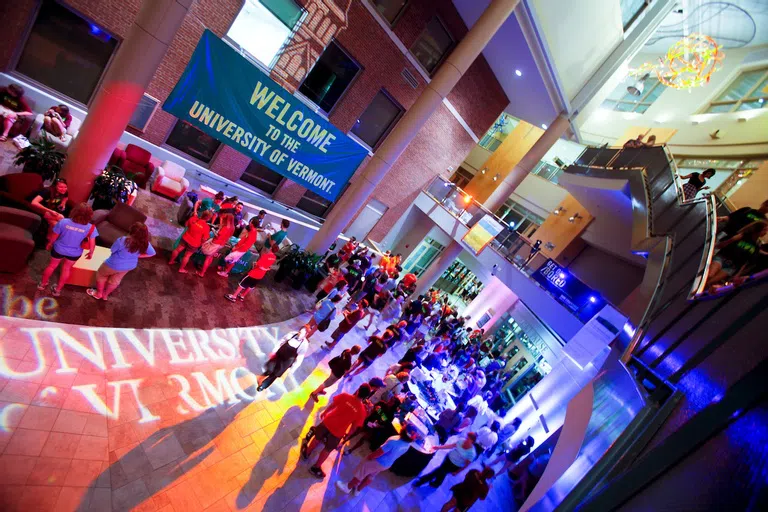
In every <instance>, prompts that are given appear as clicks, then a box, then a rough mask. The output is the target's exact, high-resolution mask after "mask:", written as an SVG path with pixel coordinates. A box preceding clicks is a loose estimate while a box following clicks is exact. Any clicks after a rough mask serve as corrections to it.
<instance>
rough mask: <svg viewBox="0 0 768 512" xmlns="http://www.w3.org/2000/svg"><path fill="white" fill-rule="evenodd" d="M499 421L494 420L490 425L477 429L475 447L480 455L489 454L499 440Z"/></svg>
mask: <svg viewBox="0 0 768 512" xmlns="http://www.w3.org/2000/svg"><path fill="white" fill-rule="evenodd" d="M500 429H501V423H499V422H498V421H494V422H493V423H491V426H490V427H489V426H487V425H486V426H485V427H483V428H481V429H480V430H478V431H477V443H475V447H476V448H477V451H478V453H479V454H480V455H483V454H490V453H491V452H493V449H494V448H495V447H496V443H498V442H499V430H500Z"/></svg>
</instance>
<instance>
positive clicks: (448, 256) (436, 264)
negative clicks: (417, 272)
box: [412, 240, 463, 297]
mask: <svg viewBox="0 0 768 512" xmlns="http://www.w3.org/2000/svg"><path fill="white" fill-rule="evenodd" d="M462 250H463V247H462V246H461V244H460V243H459V242H457V241H456V240H454V241H452V242H451V245H449V246H448V247H446V248H445V250H444V251H443V252H442V253H440V256H438V257H437V259H436V260H435V261H433V262H432V264H431V265H430V266H429V267H427V270H426V272H424V273H423V274H422V275H421V277H419V280H418V281H417V282H416V290H415V291H414V292H413V294H412V296H413V297H418V296H419V295H422V294H424V293H426V292H428V291H429V289H430V288H432V287H433V286H434V285H435V283H436V282H437V280H438V279H440V276H441V275H443V272H445V271H446V270H448V267H450V266H451V263H453V262H454V260H456V258H458V257H459V254H461V251H462Z"/></svg>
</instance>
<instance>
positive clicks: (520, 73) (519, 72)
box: [515, 69, 523, 76]
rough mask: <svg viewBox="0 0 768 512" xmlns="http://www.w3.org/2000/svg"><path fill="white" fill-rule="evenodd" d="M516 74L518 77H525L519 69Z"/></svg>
mask: <svg viewBox="0 0 768 512" xmlns="http://www.w3.org/2000/svg"><path fill="white" fill-rule="evenodd" d="M515 74H516V75H517V76H523V72H522V71H520V70H519V69H516V70H515Z"/></svg>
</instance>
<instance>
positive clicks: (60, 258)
mask: <svg viewBox="0 0 768 512" xmlns="http://www.w3.org/2000/svg"><path fill="white" fill-rule="evenodd" d="M92 217H93V210H92V209H91V207H90V206H88V205H87V204H85V203H80V204H78V205H77V206H75V207H74V208H73V209H72V212H71V213H70V215H69V218H68V219H61V220H60V221H59V222H57V223H56V225H55V226H53V233H52V234H51V238H50V239H49V240H48V245H46V247H45V248H46V250H48V251H51V262H50V263H49V264H48V266H47V267H45V270H43V276H42V278H41V280H40V284H38V285H37V289H38V290H40V291H43V290H45V289H46V288H47V287H48V281H50V279H51V276H52V275H53V273H54V272H55V271H56V269H57V268H59V265H60V264H61V263H62V262H63V265H62V266H61V274H60V275H59V282H58V284H57V285H56V286H53V287H51V295H53V296H54V297H58V296H59V295H61V289H62V288H64V285H65V284H67V280H68V279H69V274H70V272H71V271H72V266H73V265H74V264H75V262H76V261H77V260H79V259H80V256H82V255H83V248H82V245H83V244H84V243H85V244H87V246H88V253H87V254H86V255H85V257H86V258H87V259H91V258H93V252H94V251H95V250H96V237H97V236H99V232H98V231H97V230H96V226H94V225H93V224H91V218H92Z"/></svg>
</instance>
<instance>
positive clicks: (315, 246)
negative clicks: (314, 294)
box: [307, 0, 520, 254]
mask: <svg viewBox="0 0 768 512" xmlns="http://www.w3.org/2000/svg"><path fill="white" fill-rule="evenodd" d="M518 3H520V0H492V2H491V3H490V5H489V6H488V7H487V8H486V9H485V11H484V12H483V14H482V15H481V16H480V18H479V19H478V20H477V22H475V24H474V25H473V26H472V28H471V29H470V30H469V32H467V35H466V36H464V39H462V40H461V42H460V43H459V44H458V46H456V49H455V50H453V52H452V53H451V54H450V55H449V56H448V58H447V59H446V60H445V62H443V64H442V65H441V66H440V69H439V70H438V71H437V74H436V75H435V76H434V78H433V79H432V81H431V82H430V83H429V84H427V87H426V88H425V89H424V91H423V92H422V93H421V95H420V96H419V98H418V99H417V100H416V102H415V103H414V104H413V106H411V108H409V109H408V110H407V111H406V113H405V115H404V116H403V118H402V119H401V120H400V121H399V122H398V123H397V125H395V128H394V129H393V130H392V132H391V133H390V134H389V135H388V136H387V138H386V139H385V140H384V142H383V143H382V145H381V146H380V147H379V149H378V150H376V152H375V153H374V154H373V157H372V158H371V160H370V162H368V165H366V166H365V168H364V169H363V170H362V171H361V172H360V173H358V175H357V176H355V177H354V181H353V182H352V184H351V185H350V187H349V189H348V190H347V191H346V193H344V195H342V196H341V198H340V199H339V202H338V203H337V204H336V206H335V207H334V208H333V210H332V211H331V214H330V215H329V216H328V218H327V219H326V221H325V223H324V224H323V225H322V227H321V228H320V230H319V231H318V232H317V233H316V234H315V236H314V238H312V241H311V242H310V243H309V245H308V247H307V250H308V251H310V252H315V253H318V254H322V253H324V252H325V251H326V250H327V249H328V247H330V246H331V244H332V243H333V242H334V241H335V240H336V238H337V237H338V236H339V235H340V234H341V232H342V230H343V229H344V228H345V227H346V226H347V224H349V222H350V220H352V217H353V216H354V215H355V213H357V212H358V210H360V208H362V207H363V205H364V204H365V201H366V200H367V199H368V197H370V195H371V193H373V190H374V189H375V188H376V186H377V185H378V184H379V183H380V182H381V180H382V179H383V178H384V176H385V175H386V174H387V172H389V169H390V168H391V167H392V165H394V163H395V162H396V161H397V159H398V158H400V155H402V153H403V151H405V148H406V147H407V146H408V144H409V143H410V142H411V141H412V140H413V139H414V137H416V134H417V133H419V131H420V130H421V128H422V127H423V126H424V124H425V123H426V122H427V120H428V119H429V118H430V116H431V115H432V114H433V113H434V112H435V111H436V110H437V109H438V107H439V106H440V105H441V104H442V102H443V99H445V97H446V96H448V93H449V92H451V90H452V89H453V88H454V86H455V85H456V84H457V83H458V81H459V80H460V79H461V77H462V76H463V75H464V73H466V71H467V69H469V67H470V66H471V65H472V63H473V62H474V61H475V59H476V58H477V57H478V55H480V52H482V51H483V49H484V48H485V46H486V45H487V44H488V42H489V41H490V40H491V38H492V37H493V36H494V34H496V32H497V31H498V30H499V28H500V27H501V25H502V24H504V22H505V21H506V20H507V18H509V16H510V15H511V14H512V12H513V11H514V9H515V7H517V4H518Z"/></svg>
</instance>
